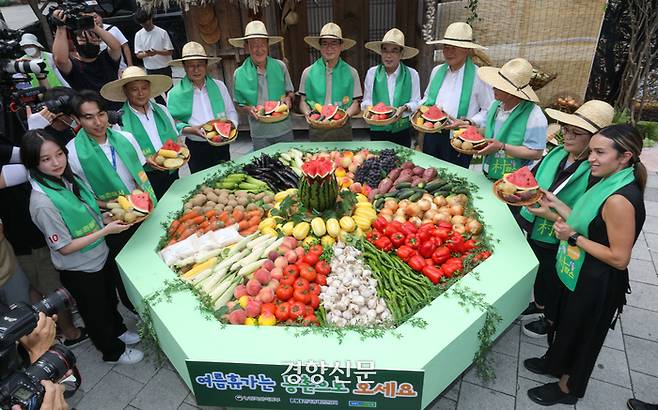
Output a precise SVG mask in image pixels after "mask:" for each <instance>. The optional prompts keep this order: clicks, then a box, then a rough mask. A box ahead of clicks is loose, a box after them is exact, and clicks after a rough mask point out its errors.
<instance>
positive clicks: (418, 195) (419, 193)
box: [409, 192, 423, 202]
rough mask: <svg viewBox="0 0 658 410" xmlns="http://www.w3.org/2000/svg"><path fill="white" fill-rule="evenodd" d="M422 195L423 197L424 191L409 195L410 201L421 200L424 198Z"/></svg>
mask: <svg viewBox="0 0 658 410" xmlns="http://www.w3.org/2000/svg"><path fill="white" fill-rule="evenodd" d="M422 197H423V193H422V192H416V193H414V194H413V195H411V196H410V197H409V201H411V202H416V201H418V200H419V199H420V198H422Z"/></svg>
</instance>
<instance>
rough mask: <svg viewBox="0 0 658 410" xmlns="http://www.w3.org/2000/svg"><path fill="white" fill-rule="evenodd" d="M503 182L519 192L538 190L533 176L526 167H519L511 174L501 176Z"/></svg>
mask: <svg viewBox="0 0 658 410" xmlns="http://www.w3.org/2000/svg"><path fill="white" fill-rule="evenodd" d="M503 180H504V181H505V182H508V183H510V184H512V185H514V186H516V187H517V188H519V189H521V190H524V191H525V190H529V189H538V188H539V184H538V183H537V180H536V179H535V176H534V175H532V172H530V168H528V167H527V166H525V167H521V168H519V169H517V170H516V171H514V172H512V173H511V174H507V175H505V176H503Z"/></svg>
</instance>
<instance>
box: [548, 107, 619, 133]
mask: <svg viewBox="0 0 658 410" xmlns="http://www.w3.org/2000/svg"><path fill="white" fill-rule="evenodd" d="M546 115H548V116H549V117H551V118H553V119H554V120H557V121H558V122H561V123H562V124H569V125H573V126H574V127H578V128H582V129H584V130H587V131H589V132H591V133H592V134H594V133H597V132H598V131H599V130H600V129H601V128H603V127H606V126H608V125H610V124H612V118H613V117H614V116H615V109H614V108H612V106H611V105H610V104H608V103H607V102H605V101H600V100H590V101H587V102H586V103H584V104H583V105H581V106H580V107H579V108H578V109H577V110H576V111H575V112H574V113H573V114H567V113H566V112H562V111H558V110H554V109H552V108H547V109H546Z"/></svg>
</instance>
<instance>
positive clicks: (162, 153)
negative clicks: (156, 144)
mask: <svg viewBox="0 0 658 410" xmlns="http://www.w3.org/2000/svg"><path fill="white" fill-rule="evenodd" d="M146 161H147V162H148V164H149V165H150V166H151V168H153V169H157V170H158V171H174V170H177V169H178V168H180V167H182V166H183V165H185V164H187V163H188V162H189V161H190V150H189V149H188V148H187V147H186V146H185V145H182V144H177V143H175V142H173V141H172V140H167V142H165V143H164V144H163V145H162V148H160V149H159V150H158V152H156V153H155V154H154V155H153V156H151V157H149V158H147V159H146Z"/></svg>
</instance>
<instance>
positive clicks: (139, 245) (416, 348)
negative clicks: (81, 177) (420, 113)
mask: <svg viewBox="0 0 658 410" xmlns="http://www.w3.org/2000/svg"><path fill="white" fill-rule="evenodd" d="M293 147H295V148H298V149H302V150H304V149H326V150H333V149H337V150H341V149H350V150H351V149H354V148H356V147H367V148H368V149H371V150H381V149H385V148H393V147H397V146H396V145H394V144H391V143H386V142H367V141H366V142H342V143H339V142H337V143H322V144H320V143H285V144H276V145H273V146H270V147H267V148H265V149H263V150H260V151H257V152H254V153H250V154H247V155H245V156H243V157H241V158H239V159H238V160H237V161H236V162H237V163H247V162H249V161H251V159H252V158H253V157H254V156H257V155H259V154H260V153H262V152H264V153H275V152H284V151H287V150H289V149H290V148H293ZM411 160H412V161H413V162H414V163H416V164H418V165H420V166H423V167H429V166H435V167H444V168H447V169H448V170H449V171H451V172H455V173H458V174H460V175H462V176H465V177H466V178H468V180H469V181H471V182H473V183H474V184H476V185H477V186H478V187H479V191H478V192H477V193H476V194H475V195H474V196H475V198H473V199H472V200H473V205H474V206H475V208H476V209H478V210H479V212H480V215H481V217H482V220H483V221H484V222H485V223H486V225H487V229H488V231H489V232H490V233H491V234H492V236H493V239H494V243H495V245H494V246H495V249H494V253H493V255H492V256H491V257H490V258H489V259H487V260H486V261H485V262H483V263H482V264H480V265H479V266H477V267H476V268H475V271H476V272H478V273H479V275H478V276H479V279H478V278H476V277H475V275H471V274H469V275H466V276H465V277H463V278H462V279H461V280H460V281H459V282H458V284H457V285H455V286H461V285H465V286H468V287H469V288H470V289H472V290H474V291H477V292H481V293H483V294H484V295H485V300H486V302H487V303H489V304H491V305H493V306H494V307H495V308H496V309H497V310H498V312H499V313H500V315H501V316H502V322H501V323H500V324H499V326H498V329H497V331H498V334H500V332H502V331H503V330H504V329H505V328H506V327H507V326H509V324H510V323H511V322H512V321H513V320H514V319H515V318H516V317H517V316H518V314H519V313H520V312H521V311H522V310H523V309H524V308H525V307H526V306H527V303H528V296H529V294H530V291H531V288H532V284H533V281H534V278H535V272H536V269H537V265H538V262H537V259H536V258H535V256H534V254H533V252H532V250H531V249H530V247H529V246H528V243H527V242H526V240H525V238H524V235H523V234H522V232H521V230H520V229H519V228H518V226H517V224H516V222H515V221H514V218H513V217H512V215H511V213H510V211H509V209H508V208H507V206H506V205H505V204H504V203H503V202H501V201H499V200H497V199H496V198H495V197H494V195H493V192H492V189H491V182H490V181H488V180H487V179H486V178H485V177H484V176H483V175H482V174H477V173H474V172H471V171H468V170H464V169H463V168H459V167H456V166H454V165H452V164H448V163H445V162H443V161H439V160H437V159H436V158H434V157H431V156H429V155H425V154H422V153H418V152H416V153H414V154H413V158H412V159H411ZM220 167H221V165H218V166H215V167H213V168H210V169H207V170H204V171H202V172H198V173H196V174H193V175H191V176H189V177H185V178H182V179H180V180H178V181H176V182H175V183H174V184H173V186H172V187H171V188H170V189H169V191H168V192H167V193H166V194H165V195H164V197H163V198H162V200H161V201H160V202H159V204H158V206H157V207H156V208H155V210H154V211H153V213H152V215H151V216H150V218H148V219H147V220H146V221H145V222H144V223H142V226H141V227H140V228H139V229H138V230H137V232H136V234H135V235H134V236H133V238H132V239H131V240H130V242H128V244H127V245H126V246H125V248H124V249H123V250H122V251H121V253H120V254H119V256H118V257H117V261H118V264H119V266H120V268H121V270H122V275H123V280H124V283H125V285H126V290H127V292H128V295H129V297H130V299H131V300H132V302H133V303H134V304H135V306H136V307H137V308H138V309H139V310H141V309H142V307H143V306H142V297H143V296H147V295H149V294H151V293H153V292H155V291H157V290H158V289H161V288H162V287H163V283H164V282H165V281H166V280H171V279H173V278H175V274H174V273H173V272H172V271H171V270H170V269H169V268H168V267H167V266H166V265H165V264H164V262H163V261H162V260H161V259H160V258H159V256H158V255H157V254H156V252H155V249H156V247H157V244H158V241H159V240H160V238H161V236H162V234H163V225H162V224H163V222H168V221H169V219H170V217H169V215H170V213H172V212H177V211H179V210H180V209H181V207H182V201H181V198H182V197H184V196H186V195H188V194H189V192H190V191H192V190H194V189H195V188H196V187H197V185H199V184H201V183H202V182H203V181H204V180H205V179H206V178H208V177H209V176H210V175H212V174H213V173H215V172H216V171H217V170H218V169H220ZM450 293H451V292H450V291H448V292H446V293H445V294H443V295H441V296H440V297H438V298H437V299H436V300H435V301H434V302H432V303H431V304H430V305H428V306H426V307H425V308H423V309H422V310H421V311H419V312H418V313H417V315H416V317H419V318H422V319H424V320H425V321H426V322H427V323H428V325H427V326H426V327H425V328H419V327H414V326H411V325H410V324H409V323H405V324H403V325H401V326H400V327H398V329H397V333H399V334H402V337H401V338H398V337H396V336H395V335H394V334H392V333H390V332H387V333H386V334H385V335H384V336H383V337H382V338H377V339H365V340H361V337H360V335H359V334H357V333H355V332H350V333H348V335H347V337H345V339H344V340H343V342H342V344H339V343H338V340H337V339H334V338H332V337H329V338H327V337H322V336H321V335H318V334H308V335H304V336H295V332H294V331H290V330H289V329H286V328H284V327H280V326H277V327H252V326H237V325H226V326H223V325H222V324H221V323H220V322H218V321H215V320H208V319H206V318H204V317H203V316H202V315H201V314H200V313H199V311H198V309H197V307H198V301H197V299H196V296H195V295H193V294H192V293H191V292H189V291H184V292H178V293H174V294H173V295H172V300H171V302H162V303H159V304H156V305H155V306H154V307H153V311H152V320H153V325H154V328H155V331H156V333H157V335H158V338H159V341H160V347H161V348H162V350H163V351H164V352H165V354H166V355H167V357H168V358H169V359H170V360H171V362H172V363H173V365H174V367H175V368H176V370H177V371H178V373H179V374H180V375H181V377H182V378H183V380H184V381H185V382H186V383H187V385H188V387H190V388H192V381H191V380H190V376H189V373H188V369H187V367H186V362H185V361H186V360H188V359H190V360H199V361H208V362H236V363H254V364H277V365H282V364H286V363H290V362H293V361H302V362H306V361H316V362H318V361H325V362H327V363H334V362H341V363H344V362H346V361H351V362H353V363H354V362H357V361H366V360H367V361H372V362H374V364H375V366H376V368H377V369H397V370H422V371H424V379H423V388H422V406H423V407H425V406H427V404H429V403H430V402H431V401H432V400H434V399H435V398H436V397H437V396H438V395H439V393H441V392H442V391H443V390H444V389H445V388H446V387H447V386H448V385H450V383H451V382H452V381H453V380H454V379H455V378H456V377H457V376H458V375H459V374H461V373H462V372H463V371H464V370H465V369H466V368H467V367H468V366H469V365H470V364H471V363H472V360H473V355H474V353H475V351H476V350H477V348H478V345H479V341H478V336H477V333H478V331H479V330H480V328H481V327H482V324H483V323H484V316H485V313H484V312H483V311H480V310H477V309H475V308H470V309H468V311H467V310H466V309H464V308H463V307H461V306H460V305H459V304H458V298H457V297H455V296H452V297H451V296H450ZM263 407H266V406H263ZM276 408H284V407H281V406H277V407H276ZM289 408H298V409H299V408H303V407H300V406H290V407H289Z"/></svg>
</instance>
